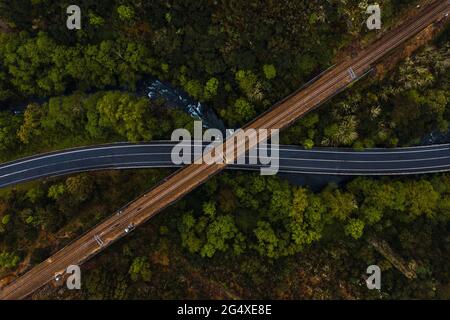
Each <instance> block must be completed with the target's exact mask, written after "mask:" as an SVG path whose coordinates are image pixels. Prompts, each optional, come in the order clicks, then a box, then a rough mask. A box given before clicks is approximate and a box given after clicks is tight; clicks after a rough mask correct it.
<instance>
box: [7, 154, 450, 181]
mask: <svg viewBox="0 0 450 320" xmlns="http://www.w3.org/2000/svg"><path fill="white" fill-rule="evenodd" d="M169 154H170V153H131V154H124V155H121V154H112V155H106V156H97V157H88V158H81V159H73V160H66V161H61V162H56V163H51V164H46V165H42V166H37V167H32V168H27V169H24V170H20V171H15V172H11V173H7V174H4V175H0V178H5V177H9V176H13V175H18V174H21V173H24V172H27V171H32V170H37V169H43V168H47V167H51V166H56V165H61V164H68V163H75V162H81V161H87V160H95V159H104V158H117V157H136V156H148V155H169ZM193 155H194V157H196V156H197V155H195V154H193ZM246 158H250V159H256V160H258V159H261V158H262V159H271V157H259V156H256V157H253V156H248V157H246ZM278 159H279V160H281V161H282V160H287V161H311V162H332V163H340V164H342V163H366V164H369V163H402V162H419V161H420V162H422V161H433V160H442V159H450V156H448V157H433V158H420V159H404V160H339V159H336V160H333V159H311V158H285V157H279V158H278ZM164 162H166V161H146V162H143V163H164ZM126 163H139V162H126ZM167 163H170V162H167ZM103 165H104V166H110V165H116V163H111V164H103ZM91 167H92V166H86V167H82V168H73V169H79V170H80V171H84V170H83V169H89V168H91ZM282 167H284V168H285V167H286V166H282ZM1 169H2V168H1V167H0V171H1ZM69 170H71V169H69ZM365 170H370V169H365ZM44 176H45V175H44ZM50 176H51V173H50Z"/></svg>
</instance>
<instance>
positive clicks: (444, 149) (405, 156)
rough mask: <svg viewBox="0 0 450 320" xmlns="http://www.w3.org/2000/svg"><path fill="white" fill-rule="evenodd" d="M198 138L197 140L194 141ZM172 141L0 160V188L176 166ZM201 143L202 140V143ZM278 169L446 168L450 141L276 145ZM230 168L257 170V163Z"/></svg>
mask: <svg viewBox="0 0 450 320" xmlns="http://www.w3.org/2000/svg"><path fill="white" fill-rule="evenodd" d="M198 143H200V142H198ZM175 144H176V143H175V142H171V141H155V142H151V143H137V144H133V143H116V144H108V145H99V146H92V147H85V148H76V149H70V150H63V151H59V152H53V153H48V154H42V155H36V156H33V157H29V158H24V159H20V160H16V161H13V162H9V163H4V164H0V188H2V187H6V186H10V185H15V184H18V183H21V182H26V181H31V180H34V179H39V178H47V177H54V176H60V175H65V174H70V173H76V172H84V171H92V170H105V169H141V168H157V167H179V166H180V165H174V164H173V163H172V160H171V151H172V148H173V146H174V145H175ZM205 145H206V143H205ZM278 151H279V172H288V173H309V174H326V175H347V176H351V175H404V174H421V173H433V172H443V171H450V144H441V145H432V146H422V147H412V148H391V149H366V150H364V151H355V150H351V149H325V148H315V149H312V150H305V149H303V148H300V147H297V146H283V145H282V146H280V147H279V148H278ZM249 163H250V161H249V159H248V158H247V160H246V164H245V165H237V164H231V165H229V166H228V167H227V168H229V169H241V170H259V169H260V168H261V167H264V166H266V165H262V164H261V163H259V162H258V163H257V164H249Z"/></svg>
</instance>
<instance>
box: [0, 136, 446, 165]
mask: <svg viewBox="0 0 450 320" xmlns="http://www.w3.org/2000/svg"><path fill="white" fill-rule="evenodd" d="M177 143H178V142H174V143H171V144H130V145H117V146H115V145H113V146H111V145H109V146H104V147H89V148H86V149H77V150H70V151H61V152H57V151H56V152H55V153H52V154H43V155H41V156H31V157H29V158H24V159H23V160H13V161H11V162H12V163H11V162H9V163H8V162H6V163H5V164H4V165H0V168H8V167H11V166H16V165H21V164H24V163H28V162H31V161H40V160H43V159H47V158H52V157H60V156H65V155H68V154H73V153H84V152H91V151H97V150H108V149H121V148H134V147H137V148H145V147H150V148H156V147H160V146H161V147H173V146H174V145H175V144H177ZM186 145H187V146H189V145H191V146H194V145H200V143H198V144H196V143H194V144H190V143H186ZM264 145H266V144H261V146H264ZM285 147H291V148H288V149H285V148H278V149H276V148H274V149H275V150H279V151H288V152H293V150H294V151H298V152H307V153H333V154H400V153H416V152H437V151H444V150H449V148H450V144H438V145H428V146H416V147H404V148H392V149H388V148H371V150H373V151H350V150H348V149H347V150H338V151H335V150H317V149H311V150H306V149H300V147H298V146H285ZM295 148H299V149H295ZM433 148H437V149H433ZM422 149H428V150H422ZM380 150H386V151H380Z"/></svg>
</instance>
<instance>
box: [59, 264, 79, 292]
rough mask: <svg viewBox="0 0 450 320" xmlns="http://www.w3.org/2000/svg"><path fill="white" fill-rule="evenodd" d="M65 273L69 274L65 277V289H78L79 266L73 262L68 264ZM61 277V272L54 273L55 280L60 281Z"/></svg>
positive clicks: (62, 276)
mask: <svg viewBox="0 0 450 320" xmlns="http://www.w3.org/2000/svg"><path fill="white" fill-rule="evenodd" d="M65 273H66V274H68V275H69V276H68V277H67V280H66V286H67V289H69V290H80V289H81V269H80V266H78V265H75V264H71V265H70V266H68V267H67V269H66V271H65ZM63 278H64V274H63V273H57V274H56V275H55V281H56V282H60V281H62V280H63Z"/></svg>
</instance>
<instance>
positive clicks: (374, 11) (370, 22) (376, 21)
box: [366, 4, 381, 30]
mask: <svg viewBox="0 0 450 320" xmlns="http://www.w3.org/2000/svg"><path fill="white" fill-rule="evenodd" d="M366 13H367V14H370V16H369V18H368V19H367V22H366V25H367V28H368V29H369V30H374V29H376V30H380V29H381V9H380V6H379V5H378V4H371V5H369V6H367V10H366Z"/></svg>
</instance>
